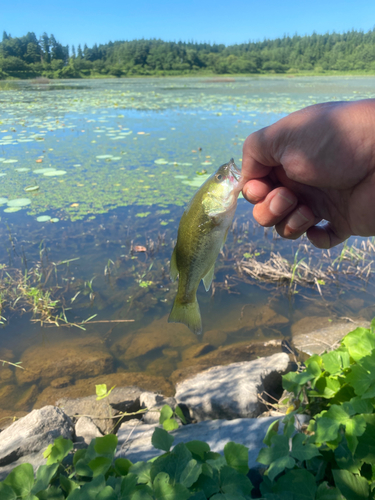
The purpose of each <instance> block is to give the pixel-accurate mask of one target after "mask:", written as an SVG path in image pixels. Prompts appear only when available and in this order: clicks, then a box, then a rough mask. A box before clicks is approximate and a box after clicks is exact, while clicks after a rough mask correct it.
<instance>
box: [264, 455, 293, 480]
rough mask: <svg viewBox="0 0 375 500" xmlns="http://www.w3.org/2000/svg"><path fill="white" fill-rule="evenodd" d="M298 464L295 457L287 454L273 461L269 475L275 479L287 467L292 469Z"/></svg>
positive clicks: (268, 471)
mask: <svg viewBox="0 0 375 500" xmlns="http://www.w3.org/2000/svg"><path fill="white" fill-rule="evenodd" d="M295 464H296V461H295V460H294V458H292V457H289V456H285V457H281V458H279V459H278V460H275V461H274V462H272V463H271V465H270V466H269V468H268V470H267V475H268V477H269V478H270V479H271V481H273V480H274V479H275V477H276V476H278V475H279V474H280V472H284V470H285V469H292V468H293V467H294V466H295Z"/></svg>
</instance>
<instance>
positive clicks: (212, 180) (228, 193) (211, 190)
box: [202, 158, 243, 217]
mask: <svg viewBox="0 0 375 500" xmlns="http://www.w3.org/2000/svg"><path fill="white" fill-rule="evenodd" d="M242 184H243V183H242V177H241V172H240V171H239V170H238V168H237V166H236V164H235V163H234V160H233V158H232V159H231V160H230V161H229V162H228V163H224V165H221V167H219V168H218V170H217V171H216V172H215V173H214V174H212V175H211V176H210V177H209V178H208V179H207V181H206V182H205V184H204V192H203V196H202V204H203V207H204V209H205V212H206V213H207V214H208V215H210V216H211V217H212V216H217V215H220V214H222V213H225V212H227V211H228V210H230V209H231V208H235V207H236V204H237V198H238V195H239V193H240V191H241V189H242Z"/></svg>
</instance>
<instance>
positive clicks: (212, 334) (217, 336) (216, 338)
mask: <svg viewBox="0 0 375 500" xmlns="http://www.w3.org/2000/svg"><path fill="white" fill-rule="evenodd" d="M227 336H228V335H227V334H226V333H225V332H222V331H221V330H209V331H208V332H205V333H204V334H203V338H202V342H205V343H207V344H211V345H214V346H215V347H219V346H220V345H223V344H224V343H225V341H226V340H227Z"/></svg>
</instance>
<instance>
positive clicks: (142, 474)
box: [129, 462, 152, 483]
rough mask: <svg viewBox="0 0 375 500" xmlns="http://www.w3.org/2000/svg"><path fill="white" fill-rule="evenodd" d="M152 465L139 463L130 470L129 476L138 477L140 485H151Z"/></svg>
mask: <svg viewBox="0 0 375 500" xmlns="http://www.w3.org/2000/svg"><path fill="white" fill-rule="evenodd" d="M151 466H152V464H151V463H147V462H137V463H135V464H133V465H132V466H131V467H130V469H129V474H135V475H136V476H137V477H138V483H151Z"/></svg>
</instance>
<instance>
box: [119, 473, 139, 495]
mask: <svg viewBox="0 0 375 500" xmlns="http://www.w3.org/2000/svg"><path fill="white" fill-rule="evenodd" d="M135 491H137V476H136V474H128V475H127V476H125V477H124V479H123V480H122V481H121V494H122V496H125V495H129V496H130V495H132V494H133V493H134V492H135Z"/></svg>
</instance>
